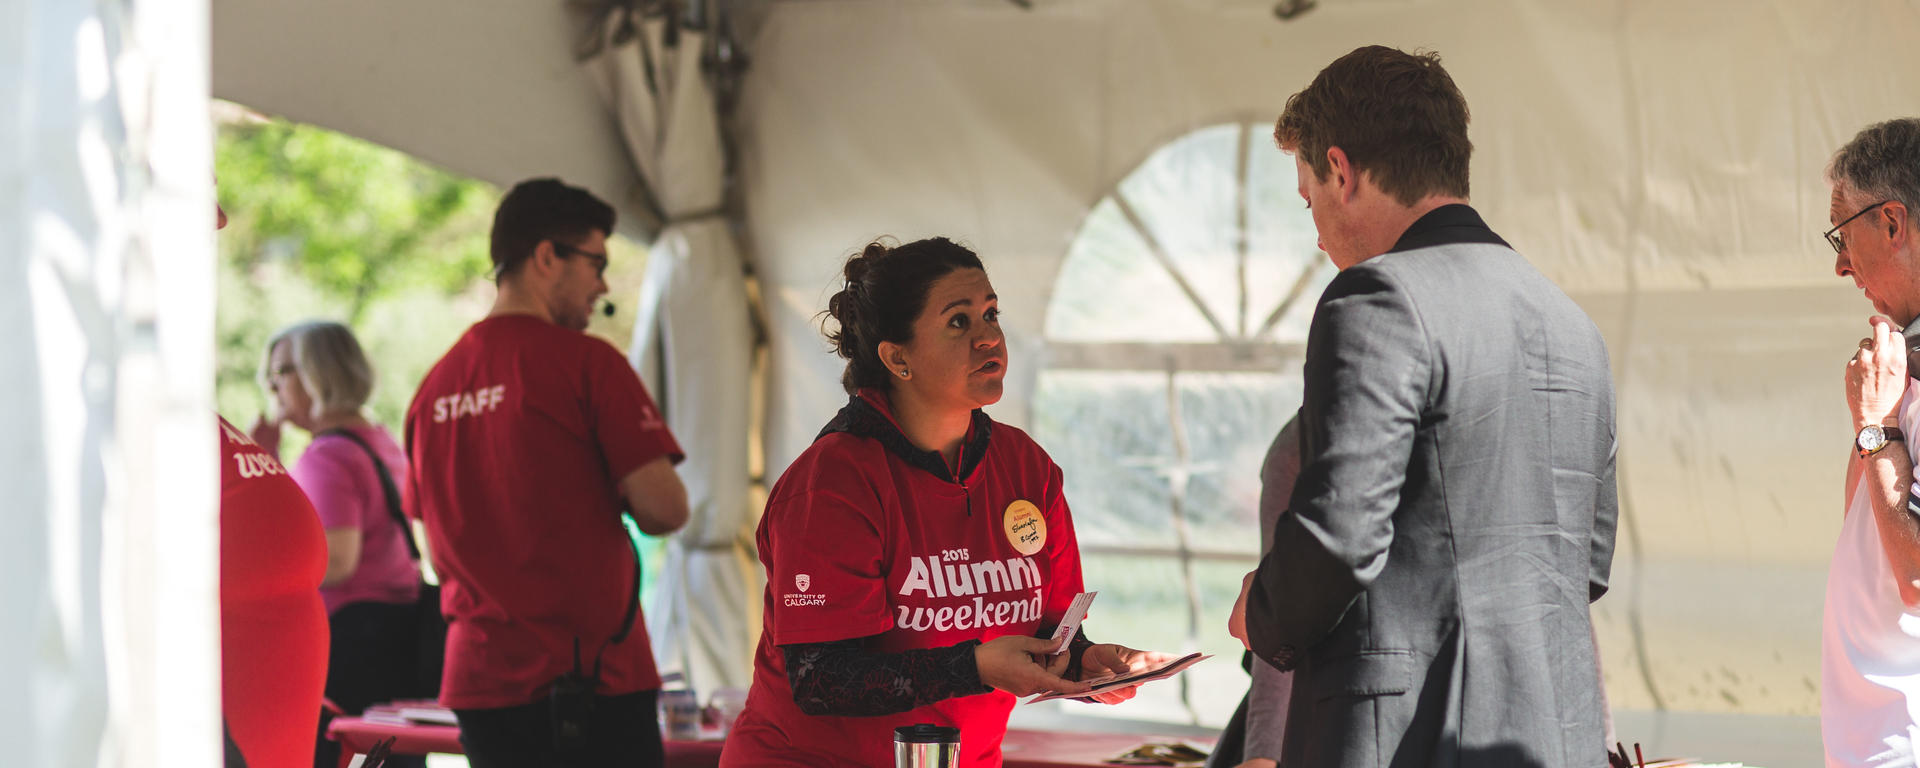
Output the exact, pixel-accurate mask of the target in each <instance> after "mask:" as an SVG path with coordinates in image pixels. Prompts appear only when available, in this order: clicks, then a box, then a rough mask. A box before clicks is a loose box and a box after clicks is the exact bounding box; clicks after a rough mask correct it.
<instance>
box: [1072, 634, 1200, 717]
mask: <svg viewBox="0 0 1920 768" xmlns="http://www.w3.org/2000/svg"><path fill="white" fill-rule="evenodd" d="M1062 655H1066V654H1062ZM1173 659H1174V657H1173V655H1172V654H1167V653H1161V652H1159V651H1136V650H1134V649H1132V648H1128V647H1126V646H1124V645H1114V644H1113V643H1100V644H1097V645H1094V646H1092V647H1090V648H1088V649H1087V650H1086V652H1085V653H1082V654H1081V655H1080V679H1082V680H1091V679H1093V678H1096V677H1100V676H1102V675H1128V674H1133V673H1135V672H1144V671H1146V670H1149V669H1152V668H1154V667H1155V666H1158V665H1161V664H1165V663H1167V662H1169V661H1172V660H1173ZM1139 692H1140V686H1139V685H1129V686H1127V687H1125V688H1116V689H1114V690H1111V691H1102V692H1100V693H1098V694H1095V695H1094V696H1093V697H1092V698H1093V700H1094V701H1097V702H1100V703H1101V704H1118V703H1120V702H1123V701H1126V700H1127V699H1131V698H1133V697H1134V694H1137V693H1139Z"/></svg>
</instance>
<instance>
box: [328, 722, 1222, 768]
mask: <svg viewBox="0 0 1920 768" xmlns="http://www.w3.org/2000/svg"><path fill="white" fill-rule="evenodd" d="M327 735H328V736H330V737H332V738H333V739H334V740H336V741H339V742H340V746H341V749H340V752H341V763H340V764H341V766H343V767H344V766H345V765H346V764H347V761H348V760H349V759H351V756H352V755H357V754H362V753H365V752H366V751H367V749H368V748H370V747H372V746H373V745H374V743H375V742H377V741H379V740H381V739H384V738H387V737H389V736H391V737H394V739H395V741H394V743H393V752H394V754H399V755H424V754H427V753H429V752H440V753H446V754H456V755H457V754H459V753H460V729H458V728H455V727H453V726H449V725H419V724H413V725H395V724H391V723H384V722H368V721H366V720H362V719H360V718H357V717H342V718H337V719H335V720H334V721H333V725H332V726H330V727H328V729H327ZM1176 740H1178V739H1176V738H1173V737H1160V736H1154V735H1150V734H1137V733H1067V732H1060V731H1027V730H1020V729H1011V730H1008V731H1007V738H1006V741H1005V742H1004V743H1003V744H1002V746H1001V754H1002V755H1004V756H1005V758H1006V768H1090V767H1094V766H1102V765H1105V764H1104V763H1102V762H1101V761H1102V760H1105V759H1106V758H1109V757H1112V756H1114V755H1117V754H1120V753H1122V752H1125V751H1127V750H1129V749H1132V748H1134V747H1137V746H1139V745H1140V744H1142V743H1145V742H1148V741H1176ZM1188 741H1196V740H1193V739H1188ZM1199 741H1200V743H1202V745H1203V746H1208V747H1210V746H1211V744H1210V743H1207V741H1206V740H1199ZM720 744H721V742H718V741H671V740H670V741H668V742H667V743H666V747H667V765H668V766H669V768H714V766H717V765H719V764H720Z"/></svg>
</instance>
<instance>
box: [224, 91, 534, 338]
mask: <svg viewBox="0 0 1920 768" xmlns="http://www.w3.org/2000/svg"><path fill="white" fill-rule="evenodd" d="M220 138H221V140H220V143H219V147H218V150H217V154H216V157H217V162H218V167H219V173H220V186H221V200H222V204H223V205H224V206H225V207H226V209H227V212H228V213H229V215H230V216H232V219H233V221H234V222H235V224H236V226H235V227H234V228H233V229H232V230H230V231H228V232H227V233H226V234H225V235H224V236H223V237H222V244H223V247H222V249H221V252H222V256H223V257H224V260H225V261H227V262H228V263H229V264H231V265H232V266H233V267H234V268H236V269H238V270H240V271H242V272H246V271H253V270H256V269H258V268H259V267H260V266H261V265H262V264H264V263H266V262H268V261H270V260H273V259H285V260H287V261H289V262H291V265H292V266H293V267H294V268H295V271H296V272H297V274H298V276H299V277H300V278H301V279H304V280H305V281H307V282H308V283H310V284H312V285H313V287H314V288H315V289H316V290H319V291H321V292H323V293H325V294H327V295H329V296H330V297H336V298H340V299H344V300H345V301H346V302H347V303H346V306H345V308H344V309H345V312H346V318H345V319H346V321H347V322H348V323H349V324H353V323H356V322H358V321H360V320H361V319H363V318H364V316H365V313H366V311H367V307H368V305H369V304H370V303H371V302H372V301H373V300H374V299H376V298H380V297H382V296H385V295H390V293H391V292H393V291H394V290H395V289H397V288H399V287H402V286H416V287H429V288H433V289H436V290H439V291H441V292H443V293H447V294H452V293H457V292H460V291H463V290H466V289H467V288H469V287H470V286H471V284H472V282H473V280H474V279H475V277H476V276H478V275H482V274H484V273H485V272H486V269H487V266H488V260H487V239H486V227H487V223H488V219H489V217H490V216H491V215H492V208H493V202H494V200H495V199H497V197H498V192H497V191H496V190H494V189H493V188H492V187H491V186H489V185H487V184H483V183H481V182H477V181H473V180H471V179H466V178H462V177H459V176H455V175H452V174H449V173H446V172H445V171H441V170H439V169H437V168H433V167H432V166H428V165H426V164H424V163H421V162H419V161H417V160H414V159H413V158H412V157H409V156H407V155H404V154H401V153H399V152H394V151H392V150H389V149H386V148H383V147H379V146H375V145H373V144H369V143H367V142H364V141H361V140H359V139H355V138H352V137H348V136H344V135H341V134H337V133H333V132H331V131H327V130H323V129H320V128H315V127H313V126H308V125H300V124H297V123H289V122H284V121H278V120H275V121H269V122H259V123H240V124H230V125H227V126H224V127H223V128H222V129H221V132H220Z"/></svg>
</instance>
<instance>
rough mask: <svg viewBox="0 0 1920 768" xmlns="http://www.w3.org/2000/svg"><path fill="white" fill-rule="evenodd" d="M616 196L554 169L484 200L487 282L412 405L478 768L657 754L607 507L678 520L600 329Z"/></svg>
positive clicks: (636, 400) (647, 420)
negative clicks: (489, 214) (490, 280)
mask: <svg viewBox="0 0 1920 768" xmlns="http://www.w3.org/2000/svg"><path fill="white" fill-rule="evenodd" d="M613 218H614V216H613V209H612V208H611V207H609V206H608V205H607V204H606V203H605V202H602V201H601V200H599V199H598V198H595V197H594V196H593V195H592V194H590V193H588V192H587V191H585V190H582V189H579V188H577V187H570V186H567V185H565V184H562V183H561V182H559V181H558V180H555V179H535V180H530V181H525V182H521V183H520V184H518V185H516V186H515V187H514V188H513V190H512V191H510V192H508V193H507V196H506V198H505V199H503V200H501V201H500V208H499V210H498V211H497V212H495V214H494V221H493V243H492V255H493V264H494V279H495V282H496V283H497V284H498V286H499V295H498V297H497V298H496V299H495V300H494V304H493V310H492V311H491V312H489V313H488V315H487V317H486V319H484V320H481V321H480V322H478V323H475V324H474V325H473V327H471V328H469V329H467V332H466V333H465V334H464V335H462V336H461V337H460V340H459V341H457V342H455V343H454V345H453V348H452V349H450V350H448V351H447V354H446V355H445V356H444V357H442V358H441V359H440V362H439V363H436V364H435V365H434V367H433V369H432V370H431V371H429V372H428V373H427V376H426V379H425V380H424V381H423V382H422V383H421V385H420V390H419V391H418V392H417V393H415V395H414V398H413V405H412V406H411V407H410V408H408V410H407V424H406V433H407V436H406V439H407V452H408V454H409V457H410V458H411V460H412V469H411V472H412V482H411V483H410V484H409V485H411V486H412V488H413V489H414V491H413V498H412V500H411V504H410V505H409V508H410V509H412V510H413V511H414V513H415V514H416V515H418V516H420V517H421V518H422V519H424V520H425V521H426V525H427V531H428V537H429V540H430V541H431V543H432V545H433V546H432V552H433V557H434V566H435V567H436V568H437V569H438V570H439V572H440V575H441V609H442V610H443V611H444V612H445V613H446V615H447V620H448V626H447V662H446V670H445V675H444V682H443V683H442V684H441V688H440V703H441V704H443V705H445V706H447V707H448V708H450V709H452V710H454V714H455V715H456V716H457V717H458V719H459V722H460V741H461V743H462V744H463V745H464V747H465V749H466V752H467V758H468V760H469V761H470V762H471V763H472V764H473V765H474V766H475V768H490V767H491V766H527V765H580V766H587V765H592V766H602V765H605V766H616V765H617V766H658V765H660V764H661V763H662V756H661V744H660V732H659V728H658V726H657V725H656V724H655V723H656V720H655V714H654V711H655V710H654V706H655V705H654V700H655V695H656V694H657V692H658V690H659V688H660V677H659V675H658V674H657V673H656V671H655V670H654V666H653V653H652V648H651V647H650V645H649V643H648V641H647V635H646V628H645V623H644V622H643V621H641V619H640V616H639V615H638V612H639V608H638V602H637V600H638V597H639V595H638V584H639V581H638V579H639V562H638V557H637V555H636V553H635V552H634V551H633V549H632V547H631V545H630V543H629V540H628V538H627V536H626V532H625V530H624V529H623V527H622V524H621V522H620V515H621V512H622V511H623V509H625V510H628V511H630V512H631V513H632V515H633V518H634V520H635V521H636V522H637V523H638V524H639V527H640V530H642V531H645V532H647V533H649V534H653V535H660V534H665V533H670V532H672V531H674V530H676V529H678V528H680V526H682V525H684V524H685V523H686V520H687V495H686V489H685V488H684V487H682V486H681V484H680V479H679V477H678V476H677V475H675V474H674V471H673V464H674V463H675V462H678V461H679V460H680V459H681V451H680V446H679V444H678V443H676V442H675V441H674V438H673V435H672V434H671V433H670V432H668V431H667V428H666V424H665V422H663V421H662V420H661V417H660V411H659V409H657V408H655V407H654V404H653V400H652V398H650V397H649V396H648V395H647V391H646V389H645V387H643V386H642V385H641V383H640V379H639V377H638V376H637V375H635V373H634V371H633V369H632V368H630V367H628V366H627V362H626V358H625V357H623V356H622V355H621V354H620V353H619V352H618V351H617V350H615V349H614V348H613V347H612V346H611V345H609V344H607V343H606V342H604V341H601V340H599V339H597V338H594V337H592V336H588V335H586V334H585V333H582V331H583V330H584V329H585V328H586V327H587V317H588V315H589V313H590V312H591V311H592V309H593V303H594V301H595V300H596V299H598V298H599V297H600V296H601V295H603V294H605V293H606V292H607V284H606V280H605V279H604V273H605V271H606V268H607V252H606V239H607V235H608V234H609V233H611V232H612V231H613Z"/></svg>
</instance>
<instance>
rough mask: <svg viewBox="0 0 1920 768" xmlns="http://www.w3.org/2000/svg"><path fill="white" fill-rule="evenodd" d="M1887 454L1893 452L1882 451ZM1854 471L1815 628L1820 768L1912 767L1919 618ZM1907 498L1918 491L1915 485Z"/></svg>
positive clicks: (1919, 732)
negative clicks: (1905, 597) (1823, 765)
mask: <svg viewBox="0 0 1920 768" xmlns="http://www.w3.org/2000/svg"><path fill="white" fill-rule="evenodd" d="M1915 392H1916V386H1915V383H1914V382H1913V381H1911V380H1909V381H1908V382H1907V391H1906V394H1905V395H1904V396H1903V397H1902V398H1901V401H1900V430H1901V431H1902V432H1905V433H1906V434H1907V435H1908V437H1907V439H1906V440H1905V441H1904V443H1903V445H1904V446H1905V447H1906V451H1907V453H1908V455H1909V456H1914V457H1915V458H1916V465H1920V451H1916V445H1915V443H1920V433H1917V432H1916V430H1915V427H1916V426H1920V399H1917V398H1916V396H1915ZM1887 450H1893V446H1888V447H1887ZM1868 482H1870V481H1869V478H1868V477H1867V475H1866V473H1864V472H1863V473H1861V477H1860V484H1859V485H1858V486H1856V487H1855V488H1854V494H1853V504H1852V506H1850V507H1849V508H1848V509H1847V517H1846V521H1845V522H1843V523H1842V524H1841V525H1840V539H1839V541H1838V542H1836V543H1835V544H1834V548H1833V562H1832V563H1831V564H1829V565H1828V568H1827V605H1826V611H1825V615H1824V620H1823V621H1822V628H1821V641H1820V645H1821V649H1820V651H1821V652H1820V659H1821V661H1820V678H1821V685H1820V736H1821V740H1822V741H1823V742H1824V743H1825V745H1826V751H1827V765H1828V766H1829V767H1830V768H1832V767H1836V766H1849V767H1851V766H1873V768H1891V767H1892V766H1914V765H1916V763H1915V759H1914V748H1915V744H1916V743H1917V742H1920V725H1916V724H1920V614H1916V613H1910V612H1908V610H1907V608H1906V605H1905V604H1904V603H1902V602H1901V600H1900V589H1899V587H1898V586H1897V584H1896V583H1895V580H1894V576H1893V569H1892V568H1891V567H1890V566H1889V565H1888V563H1887V556H1886V553H1885V551H1884V550H1882V549H1881V548H1880V529H1879V525H1878V524H1877V523H1876V522H1875V520H1874V516H1873V506H1872V504H1873V502H1872V501H1871V499H1870V493H1869V491H1868V490H1867V487H1866V486H1867V483H1868ZM1910 492H1920V483H1916V485H1915V489H1914V490H1913V491H1910Z"/></svg>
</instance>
